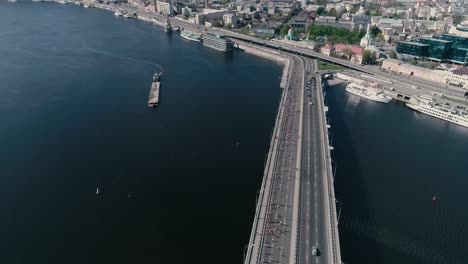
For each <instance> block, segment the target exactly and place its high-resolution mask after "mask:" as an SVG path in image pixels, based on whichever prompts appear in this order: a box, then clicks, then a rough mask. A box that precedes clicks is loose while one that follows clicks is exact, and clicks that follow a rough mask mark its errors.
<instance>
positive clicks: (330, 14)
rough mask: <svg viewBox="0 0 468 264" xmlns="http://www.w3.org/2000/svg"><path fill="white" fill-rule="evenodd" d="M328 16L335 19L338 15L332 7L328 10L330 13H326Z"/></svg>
mask: <svg viewBox="0 0 468 264" xmlns="http://www.w3.org/2000/svg"><path fill="white" fill-rule="evenodd" d="M328 15H329V16H334V17H336V16H337V15H338V13H337V12H336V9H335V8H334V7H332V8H330V11H328Z"/></svg>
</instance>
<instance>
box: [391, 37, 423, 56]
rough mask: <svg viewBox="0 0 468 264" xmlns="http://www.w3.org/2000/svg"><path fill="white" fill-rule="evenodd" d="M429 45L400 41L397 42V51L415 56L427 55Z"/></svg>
mask: <svg viewBox="0 0 468 264" xmlns="http://www.w3.org/2000/svg"><path fill="white" fill-rule="evenodd" d="M427 48H428V46H427V45H425V44H421V43H419V42H407V41H400V42H398V43H397V46H396V51H397V52H399V53H402V54H407V55H410V56H414V57H418V58H419V57H425V56H426V54H427Z"/></svg>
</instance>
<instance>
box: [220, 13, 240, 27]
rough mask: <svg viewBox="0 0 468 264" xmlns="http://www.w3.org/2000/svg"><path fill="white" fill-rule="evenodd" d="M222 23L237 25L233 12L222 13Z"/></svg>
mask: <svg viewBox="0 0 468 264" xmlns="http://www.w3.org/2000/svg"><path fill="white" fill-rule="evenodd" d="M223 22H224V25H231V26H232V27H235V26H236V25H237V16H236V15H235V14H233V13H226V14H224V15H223Z"/></svg>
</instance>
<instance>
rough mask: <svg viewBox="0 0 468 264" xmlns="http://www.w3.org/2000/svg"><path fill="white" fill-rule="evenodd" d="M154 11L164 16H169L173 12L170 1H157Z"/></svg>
mask: <svg viewBox="0 0 468 264" xmlns="http://www.w3.org/2000/svg"><path fill="white" fill-rule="evenodd" d="M156 11H157V12H158V13H160V14H164V15H168V16H171V15H172V14H173V12H174V10H173V8H172V3H171V2H170V1H169V2H163V1H157V2H156Z"/></svg>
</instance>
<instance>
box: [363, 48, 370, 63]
mask: <svg viewBox="0 0 468 264" xmlns="http://www.w3.org/2000/svg"><path fill="white" fill-rule="evenodd" d="M371 60H372V52H371V51H370V50H364V52H362V62H363V63H364V64H371Z"/></svg>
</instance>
